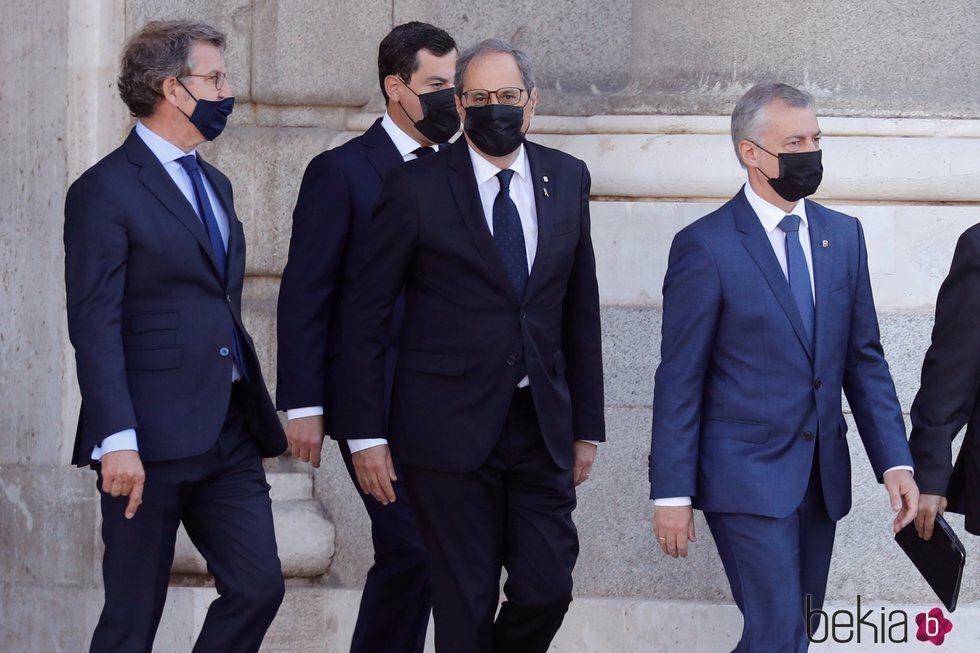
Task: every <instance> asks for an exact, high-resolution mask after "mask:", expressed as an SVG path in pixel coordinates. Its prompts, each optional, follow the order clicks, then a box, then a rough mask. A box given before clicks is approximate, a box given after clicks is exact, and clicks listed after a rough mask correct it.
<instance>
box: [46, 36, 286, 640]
mask: <svg viewBox="0 0 980 653" xmlns="http://www.w3.org/2000/svg"><path fill="white" fill-rule="evenodd" d="M224 48H225V35H224V34H222V33H221V32H219V31H217V30H215V29H214V28H213V27H210V26H208V25H204V24H200V23H192V22H189V21H165V22H153V23H148V24H146V25H145V26H144V27H143V28H142V29H141V30H140V31H139V32H137V33H136V34H134V35H133V36H132V38H131V39H130V40H129V43H127V45H126V48H125V51H124V53H123V57H122V71H121V72H120V75H119V84H118V85H119V95H120V96H121V97H122V99H123V101H124V102H125V103H126V105H127V107H128V108H129V110H130V112H131V113H132V114H133V116H135V117H136V118H137V119H138V120H137V123H136V126H135V128H134V129H133V131H132V132H130V134H129V137H128V138H127V139H126V141H125V142H124V143H123V144H122V146H121V147H119V148H118V149H116V150H115V151H114V152H112V153H110V154H109V155H108V156H106V157H105V158H104V159H102V160H101V161H99V162H98V163H96V164H95V165H94V166H92V167H91V168H90V169H89V170H87V171H86V172H85V173H84V174H83V175H82V176H81V177H79V178H78V180H77V181H75V183H73V184H72V185H71V188H70V189H69V190H68V196H67V198H66V201H65V285H66V294H67V305H68V333H69V336H70V337H71V342H72V344H73V345H74V346H75V361H76V363H77V370H78V385H79V388H80V390H81V395H82V409H81V415H80V417H79V422H78V433H77V436H76V440H75V454H74V458H73V462H74V463H76V464H78V465H80V466H88V465H91V466H92V467H93V469H95V470H96V472H97V474H98V478H99V491H100V493H101V502H102V539H103V541H104V542H105V555H104V557H103V562H102V575H103V579H104V583H105V607H104V608H103V610H102V615H101V617H100V619H99V623H98V626H97V627H96V630H95V634H94V636H93V637H92V646H91V650H92V651H93V652H96V651H97V652H99V653H102V652H107V651H112V652H123V651H127V652H128V651H149V650H151V649H152V648H153V638H154V635H155V633H156V629H157V624H158V623H159V621H160V616H161V614H162V612H163V606H164V603H165V601H166V596H167V583H168V580H169V578H170V567H171V564H172V563H173V558H174V542H175V541H176V536H177V528H178V526H180V524H181V523H183V524H184V527H185V528H186V530H187V534H188V535H190V538H191V540H192V541H193V542H194V545H195V546H196V547H197V549H198V550H199V551H200V552H201V554H202V555H203V556H204V558H205V560H207V564H208V571H209V572H211V574H212V575H213V576H214V579H215V587H216V588H217V590H218V594H219V595H220V596H219V598H218V599H217V600H215V601H214V603H212V604H211V607H210V609H209V610H208V614H207V618H206V619H205V620H204V625H203V627H202V628H201V633H200V635H199V636H198V638H197V643H196V644H195V646H194V651H206V652H208V653H212V652H216V653H221V652H231V651H235V652H236V653H237V652H249V651H258V650H259V646H260V644H261V643H262V639H263V637H264V635H265V632H266V629H267V628H268V627H269V624H271V623H272V620H273V618H274V617H275V615H276V611H277V610H278V609H279V604H280V602H281V601H282V598H283V593H284V591H285V588H284V583H283V577H282V569H281V565H280V563H279V558H278V554H277V551H276V540H275V532H274V528H273V522H272V506H271V501H270V498H269V485H268V483H266V479H265V472H264V471H263V468H262V456H277V455H279V454H281V453H282V452H283V451H285V449H286V439H285V437H284V435H283V432H282V426H281V425H280V424H279V418H278V416H277V415H276V411H275V408H274V407H273V405H272V401H271V399H270V398H269V393H268V391H267V390H266V388H265V383H264V381H263V380H262V371H261V369H260V368H259V362H258V358H257V356H256V353H255V347H254V345H253V343H252V339H251V337H249V335H248V333H247V332H246V330H245V326H244V325H243V323H242V314H241V300H242V286H243V283H244V276H245V232H244V231H243V228H242V223H241V222H240V221H239V220H238V217H237V215H236V214H235V206H234V202H233V200H232V188H231V183H230V182H229V181H228V178H227V177H225V176H224V175H223V174H222V173H221V172H220V171H219V170H218V169H217V168H215V167H214V166H212V165H210V164H208V163H207V162H206V161H204V160H203V159H202V158H201V157H200V156H199V154H198V153H197V152H196V148H197V146H198V145H200V144H201V143H203V142H204V141H205V140H213V139H215V138H217V136H218V135H219V134H220V133H221V131H222V129H223V128H224V126H225V121H226V120H227V118H228V115H229V114H230V113H231V110H232V105H233V103H234V97H233V94H232V89H231V83H230V82H229V81H228V79H227V78H226V77H225V62H224V58H223V57H222V54H221V53H222V51H223V50H224Z"/></svg>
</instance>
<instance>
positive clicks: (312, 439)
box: [286, 415, 323, 467]
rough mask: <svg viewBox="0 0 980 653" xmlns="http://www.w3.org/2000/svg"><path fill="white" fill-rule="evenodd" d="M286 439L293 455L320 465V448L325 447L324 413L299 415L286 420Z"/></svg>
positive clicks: (314, 464) (305, 461) (317, 465)
mask: <svg viewBox="0 0 980 653" xmlns="http://www.w3.org/2000/svg"><path fill="white" fill-rule="evenodd" d="M286 441H287V442H288V443H289V453H291V454H292V455H293V457H295V458H299V459H300V460H302V461H303V462H304V463H310V464H311V465H313V466H314V467H319V466H320V449H321V448H322V447H323V415H311V416H310V417H297V418H296V419H291V420H289V421H288V422H286Z"/></svg>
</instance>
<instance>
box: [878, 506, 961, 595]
mask: <svg viewBox="0 0 980 653" xmlns="http://www.w3.org/2000/svg"><path fill="white" fill-rule="evenodd" d="M895 541H896V542H898V545H899V546H900V547H902V550H903V551H905V554H906V555H907V556H908V557H909V560H911V561H912V563H913V564H914V565H915V567H916V569H918V570H919V573H920V574H922V577H923V578H925V579H926V582H927V583H929V587H931V588H932V590H933V591H934V592H935V593H936V596H938V597H939V600H940V601H942V602H943V605H945V606H946V609H947V610H949V611H950V612H953V611H954V610H956V599H957V598H958V597H959V594H960V580H961V579H962V578H963V566H964V564H965V563H966V549H964V548H963V543H962V542H960V538H958V537H956V533H954V532H953V529H952V527H951V526H950V525H949V523H948V522H947V521H946V520H945V519H944V518H943V516H942V515H936V526H935V528H934V529H933V531H932V538H931V539H930V540H928V541H927V540H923V539H922V538H921V537H919V534H918V533H917V532H916V531H915V523H914V522H913V523H911V524H909V525H908V526H906V527H905V528H903V529H902V530H900V531H899V532H898V533H897V534H896V535H895Z"/></svg>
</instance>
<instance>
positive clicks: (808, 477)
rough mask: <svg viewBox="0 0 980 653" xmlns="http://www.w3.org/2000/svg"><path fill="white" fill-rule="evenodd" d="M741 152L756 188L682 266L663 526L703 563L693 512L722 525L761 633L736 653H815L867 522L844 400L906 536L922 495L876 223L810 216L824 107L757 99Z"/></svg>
mask: <svg viewBox="0 0 980 653" xmlns="http://www.w3.org/2000/svg"><path fill="white" fill-rule="evenodd" d="M732 141H733V143H734V145H735V151H736V154H737V156H738V159H739V162H740V163H741V164H742V167H743V168H745V170H746V173H747V176H748V183H747V184H746V185H745V186H744V187H743V188H742V190H741V191H740V192H739V193H738V194H737V195H736V196H735V197H734V198H732V199H731V200H730V201H729V202H728V203H726V204H725V205H724V206H722V207H721V208H720V209H718V210H717V211H714V212H713V213H711V214H709V215H707V216H705V217H703V218H701V219H700V220H698V221H697V222H695V223H693V224H692V225H690V226H688V227H687V228H685V229H683V230H681V231H680V232H679V233H678V234H677V236H676V237H675V238H674V242H673V244H672V246H671V250H670V258H669V262H668V268H667V275H666V278H665V280H664V317H663V339H662V344H661V348H662V360H661V363H660V366H659V368H658V369H657V375H656V388H655V392H654V402H653V437H652V446H651V453H650V480H651V498H652V499H654V504H655V508H654V519H653V522H654V524H653V525H654V531H655V533H656V536H657V539H658V542H659V544H660V546H661V548H662V549H663V551H664V552H665V553H667V554H669V555H671V556H674V557H677V556H686V555H687V544H688V542H689V541H690V542H693V541H695V532H694V522H693V512H692V506H693V507H694V508H698V509H700V510H702V511H704V514H705V518H706V520H707V522H708V526H709V528H710V529H711V533H712V535H713V536H714V539H715V542H716V544H717V546H718V552H719V554H720V556H721V559H722V562H723V564H724V567H725V572H726V574H727V575H728V580H729V583H730V585H731V590H732V595H733V596H734V598H735V602H736V603H737V604H738V607H739V609H740V610H741V611H742V615H743V617H744V628H743V631H742V637H741V640H740V641H739V643H738V646H737V647H736V649H735V650H736V651H739V652H744V651H752V652H758V651H778V652H785V651H805V650H806V649H807V645H808V633H807V628H808V627H809V628H810V629H812V628H813V626H814V624H813V623H812V622H811V623H810V624H807V623H806V621H807V618H806V617H805V616H804V610H805V605H809V607H810V609H812V610H816V609H819V608H820V607H821V605H822V603H823V598H824V593H825V589H826V584H827V573H828V569H829V566H830V557H831V551H832V549H833V542H834V531H835V523H836V522H837V520H839V519H841V518H842V517H843V516H844V515H845V514H847V512H848V511H849V510H850V507H851V491H850V458H849V455H848V449H847V440H846V438H845V433H846V431H847V424H846V423H845V421H844V417H843V415H842V413H841V391H842V389H843V392H844V393H845V394H846V395H847V399H848V401H849V403H850V406H851V410H852V412H853V414H854V419H855V421H856V422H857V426H858V431H859V433H860V435H861V439H862V440H863V442H864V447H865V450H866V451H867V453H868V457H869V458H870V460H871V464H872V467H873V468H874V473H875V475H876V476H877V478H878V480H879V482H881V481H883V482H884V484H885V487H886V489H887V490H888V494H889V496H890V499H891V505H892V508H893V509H894V510H895V511H898V515H897V517H896V518H895V520H894V523H893V529H894V530H895V531H897V530H899V529H900V528H901V527H903V526H905V525H906V524H908V523H909V522H910V521H911V520H912V519H913V518H914V516H915V511H916V508H917V502H918V490H917V488H916V485H915V482H914V481H913V479H912V467H911V465H912V458H911V455H910V453H909V447H908V443H907V441H906V439H905V427H904V422H903V420H902V411H901V408H900V407H899V404H898V400H897V398H896V396H895V387H894V384H893V383H892V379H891V376H890V373H889V371H888V365H887V363H886V362H885V359H884V355H883V352H882V348H881V344H880V342H879V334H878V321H877V316H876V314H875V307H874V300H873V298H872V295H871V282H870V277H869V273H868V264H867V250H866V247H865V242H864V233H863V231H862V228H861V224H860V223H859V222H858V221H857V220H856V219H854V218H852V217H850V216H847V215H843V214H841V213H837V212H836V211H831V210H830V209H827V208H825V207H823V206H820V205H819V204H816V203H814V202H811V201H804V200H803V198H804V197H806V196H807V195H810V194H812V193H813V192H815V191H816V189H817V186H818V185H819V183H820V180H821V176H822V172H823V168H822V164H821V153H820V127H819V125H818V124H817V117H816V114H815V112H814V109H813V99H812V97H811V96H810V95H809V94H807V93H805V92H803V91H800V90H797V89H795V88H793V87H791V86H787V85H786V84H776V83H770V84H759V85H757V86H755V87H753V88H752V89H750V90H749V91H748V92H747V93H746V94H745V95H744V96H743V97H742V98H741V99H740V100H739V102H738V104H737V106H736V107H735V111H734V113H733V114H732ZM807 597H809V598H807ZM811 632H812V630H811Z"/></svg>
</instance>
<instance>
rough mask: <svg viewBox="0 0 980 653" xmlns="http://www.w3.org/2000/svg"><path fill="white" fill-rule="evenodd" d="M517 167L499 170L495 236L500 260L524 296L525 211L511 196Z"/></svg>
mask: <svg viewBox="0 0 980 653" xmlns="http://www.w3.org/2000/svg"><path fill="white" fill-rule="evenodd" d="M513 176H514V171H513V170H501V171H500V172H498V173H497V179H498V180H500V192H498V193H497V197H496V198H495V199H494V200H493V240H494V242H496V243H497V249H498V250H499V251H500V260H501V261H503V264H504V270H505V271H506V272H507V278H508V279H509V280H510V283H511V285H512V286H514V290H515V291H516V292H517V296H518V297H523V296H524V287H525V286H526V285H527V277H528V268H527V247H526V246H525V244H524V228H523V227H522V226H521V215H520V214H519V213H518V212H517V205H516V204H514V200H512V199H511V198H510V180H511V178H512V177H513Z"/></svg>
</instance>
